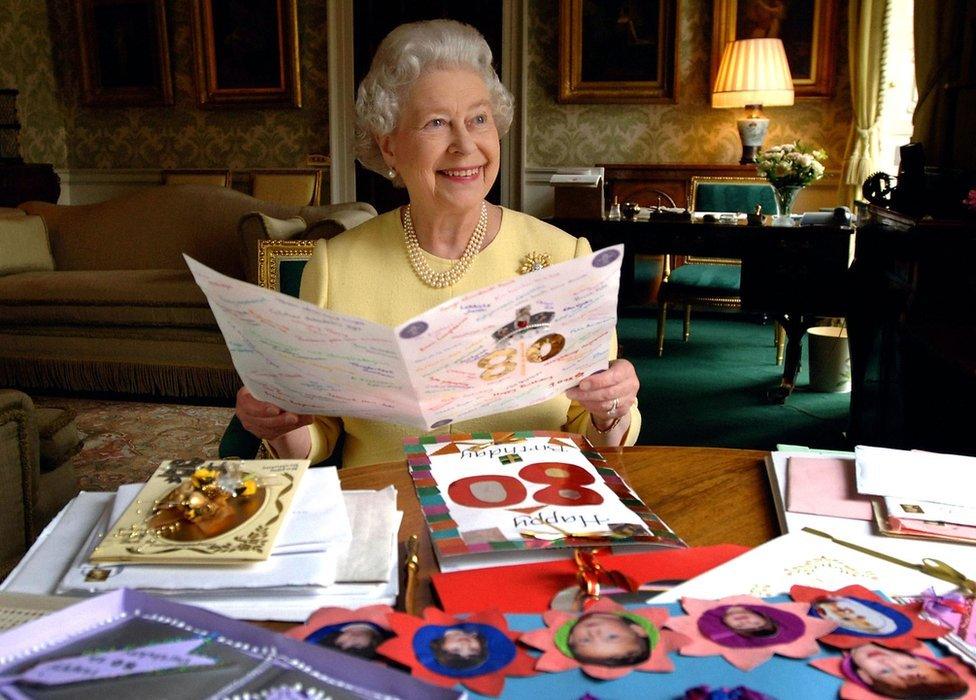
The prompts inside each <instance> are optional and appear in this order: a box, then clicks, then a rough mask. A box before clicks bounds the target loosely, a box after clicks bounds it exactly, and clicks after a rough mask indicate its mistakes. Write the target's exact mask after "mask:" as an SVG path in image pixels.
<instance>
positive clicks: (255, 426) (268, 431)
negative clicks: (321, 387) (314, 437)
mask: <svg viewBox="0 0 976 700" xmlns="http://www.w3.org/2000/svg"><path fill="white" fill-rule="evenodd" d="M234 412H235V413H236V414H237V417H238V418H239V419H240V421H241V425H243V426H244V428H245V429H246V430H247V431H248V432H249V433H252V434H254V435H257V436H258V437H259V438H261V439H262V440H269V441H270V440H277V439H278V438H280V437H281V436H282V435H285V434H287V433H290V432H291V431H293V430H295V429H296V428H300V427H302V426H305V425H310V424H311V423H312V416H302V415H298V414H297V413H289V412H288V411H285V410H282V409H280V408H278V407H277V406H275V405H274V404H271V403H266V402H264V401H258V400H257V399H256V398H254V395H253V394H252V393H251V392H250V391H248V390H247V387H241V390H240V391H238V392H237V405H236V407H235V409H234Z"/></svg>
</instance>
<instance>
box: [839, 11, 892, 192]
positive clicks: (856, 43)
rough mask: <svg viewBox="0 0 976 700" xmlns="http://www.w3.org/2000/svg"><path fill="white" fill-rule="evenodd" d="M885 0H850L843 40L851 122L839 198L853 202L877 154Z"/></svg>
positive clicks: (879, 135)
mask: <svg viewBox="0 0 976 700" xmlns="http://www.w3.org/2000/svg"><path fill="white" fill-rule="evenodd" d="M887 7H888V2H887V0H850V2H849V4H848V7H847V43H848V55H849V63H850V76H851V103H852V107H853V111H854V123H853V124H852V125H851V132H850V135H849V136H848V138H847V151H846V153H845V156H844V171H843V176H842V178H841V192H840V195H841V201H845V202H847V203H848V204H853V201H854V198H855V197H858V196H860V192H861V184H862V183H863V182H864V180H865V179H867V177H868V176H869V175H870V174H871V173H873V172H874V171H875V170H876V169H877V166H876V164H877V162H878V158H879V156H880V155H881V119H880V117H881V96H882V92H881V85H882V79H883V77H884V57H885V14H886V12H887Z"/></svg>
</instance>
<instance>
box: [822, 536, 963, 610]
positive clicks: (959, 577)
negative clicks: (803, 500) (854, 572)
mask: <svg viewBox="0 0 976 700" xmlns="http://www.w3.org/2000/svg"><path fill="white" fill-rule="evenodd" d="M803 531H804V532H809V533H810V534H811V535H817V536H818V537H826V538H827V539H828V540H830V541H831V542H835V543H837V544H839V545H842V546H844V547H849V548H850V549H853V550H855V551H858V552H861V553H862V554H867V555H869V556H872V557H877V558H878V559H883V560H884V561H887V562H891V563H892V564H897V565H898V566H904V567H906V568H908V569H914V570H915V571H920V572H921V573H923V574H928V575H929V576H932V577H934V578H937V579H941V580H943V581H948V582H949V583H952V584H955V585H956V586H957V587H958V588H960V589H962V591H963V592H964V593H968V594H969V595H976V581H973V580H972V579H968V578H966V576H965V574H962V573H960V572H959V571H957V570H956V569H954V568H952V567H951V566H949V565H948V564H946V563H945V562H944V561H939V560H938V559H929V558H928V557H926V558H925V559H922V563H921V564H913V563H912V562H910V561H905V560H904V559H899V558H898V557H893V556H891V555H890V554H885V553H884V552H878V551H875V550H873V549H869V548H868V547H862V546H861V545H859V544H854V543H853V542H847V541H845V540H839V539H837V538H836V537H834V536H833V535H828V534H827V533H826V532H822V531H821V530H815V529H814V528H812V527H805V528H803Z"/></svg>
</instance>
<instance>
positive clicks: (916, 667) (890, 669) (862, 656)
mask: <svg viewBox="0 0 976 700" xmlns="http://www.w3.org/2000/svg"><path fill="white" fill-rule="evenodd" d="M851 659H852V660H853V662H854V665H855V666H856V669H857V675H858V677H860V679H861V680H862V681H864V682H865V683H866V684H867V685H868V686H869V687H871V688H875V689H879V688H884V691H883V692H886V693H889V694H890V693H896V694H895V695H893V697H909V695H906V694H903V692H902V691H904V692H909V691H910V692H911V693H924V692H926V691H928V690H930V689H931V690H932V694H934V693H935V692H937V691H939V690H945V691H947V692H950V693H951V692H953V689H955V690H958V689H959V688H960V687H961V688H962V689H965V682H964V681H962V679H961V678H959V676H957V675H956V674H955V673H953V672H952V671H951V670H949V669H947V668H942V667H940V666H938V665H936V664H934V663H932V662H930V661H928V660H926V659H924V658H922V657H920V656H914V655H912V654H907V653H905V652H903V651H895V650H894V649H887V648H885V647H882V646H878V645H877V644H864V645H863V646H859V647H857V648H855V649H852V650H851ZM912 696H913V697H914V695H912ZM924 697H928V695H925V696H924ZM943 697H945V695H943Z"/></svg>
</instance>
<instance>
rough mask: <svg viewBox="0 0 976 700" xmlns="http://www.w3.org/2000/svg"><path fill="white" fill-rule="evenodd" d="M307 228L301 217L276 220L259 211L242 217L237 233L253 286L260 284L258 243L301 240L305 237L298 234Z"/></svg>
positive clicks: (243, 262)
mask: <svg viewBox="0 0 976 700" xmlns="http://www.w3.org/2000/svg"><path fill="white" fill-rule="evenodd" d="M305 228H306V226H305V219H303V218H301V217H300V216H296V217H293V218H291V219H276V218H274V217H271V216H268V215H267V214H262V213H261V212H257V211H252V212H250V213H248V214H245V215H244V216H242V217H241V220H240V222H239V223H238V225H237V231H238V233H239V234H240V238H241V255H242V256H243V259H242V264H243V265H244V275H245V279H246V280H247V281H248V282H250V283H251V284H257V283H258V241H263V240H275V241H288V240H291V239H292V238H300V237H303V236H299V235H298V234H300V233H303V232H304V231H305Z"/></svg>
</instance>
